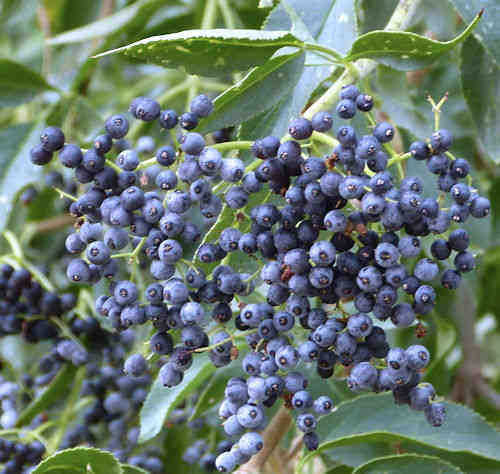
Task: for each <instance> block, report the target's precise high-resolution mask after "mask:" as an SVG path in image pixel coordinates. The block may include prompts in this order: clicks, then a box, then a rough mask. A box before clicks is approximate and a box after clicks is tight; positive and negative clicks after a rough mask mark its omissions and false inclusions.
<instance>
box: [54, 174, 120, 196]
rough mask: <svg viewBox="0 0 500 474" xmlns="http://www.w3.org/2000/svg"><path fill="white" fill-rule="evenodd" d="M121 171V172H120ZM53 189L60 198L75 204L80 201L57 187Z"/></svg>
mask: <svg viewBox="0 0 500 474" xmlns="http://www.w3.org/2000/svg"><path fill="white" fill-rule="evenodd" d="M120 171H121V170H120ZM53 189H54V190H55V191H56V192H57V193H58V194H59V197H60V198H61V199H62V198H68V199H70V200H71V201H73V202H76V201H78V199H77V198H76V197H75V196H72V195H71V194H68V193H67V192H65V191H63V190H62V189H59V188H56V187H55V186H54V187H53Z"/></svg>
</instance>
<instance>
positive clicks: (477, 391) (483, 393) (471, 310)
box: [452, 286, 500, 410]
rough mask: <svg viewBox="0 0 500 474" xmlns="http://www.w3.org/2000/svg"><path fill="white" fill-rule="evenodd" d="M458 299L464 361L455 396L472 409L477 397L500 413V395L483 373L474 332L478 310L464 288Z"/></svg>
mask: <svg viewBox="0 0 500 474" xmlns="http://www.w3.org/2000/svg"><path fill="white" fill-rule="evenodd" d="M457 297H458V302H457V304H456V312H455V314H456V321H457V325H458V330H459V336H460V342H461V346H462V357H463V359H462V365H461V367H460V368H459V370H458V374H457V377H456V379H455V384H454V387H453V391H452V396H453V398H454V399H456V400H458V401H462V402H464V403H466V404H467V405H472V404H473V403H474V398H475V397H483V398H485V399H486V400H487V401H488V402H489V403H490V404H491V405H493V406H494V407H495V408H497V409H498V410H500V394H498V393H497V392H496V391H495V390H494V389H492V388H491V387H490V386H489V385H488V382H487V381H486V379H485V378H484V376H483V375H482V373H481V352H480V347H479V345H478V344H477V342H476V339H475V331H474V321H475V315H476V307H475V304H474V300H473V296H472V293H471V290H470V288H468V287H466V286H464V287H463V288H462V289H461V291H460V293H458V295H457Z"/></svg>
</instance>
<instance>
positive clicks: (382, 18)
mask: <svg viewBox="0 0 500 474" xmlns="http://www.w3.org/2000/svg"><path fill="white" fill-rule="evenodd" d="M397 4H398V0H377V1H376V2H374V1H373V0H359V1H358V16H359V22H360V32H361V33H367V32H368V31H372V30H382V29H384V26H385V25H387V22H388V21H389V19H390V18H391V15H392V12H393V11H394V9H395V8H396V6H397Z"/></svg>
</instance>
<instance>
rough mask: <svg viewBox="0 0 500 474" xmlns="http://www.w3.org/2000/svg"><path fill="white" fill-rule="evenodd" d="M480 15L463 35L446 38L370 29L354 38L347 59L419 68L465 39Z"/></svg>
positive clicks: (406, 68) (397, 66)
mask: <svg viewBox="0 0 500 474" xmlns="http://www.w3.org/2000/svg"><path fill="white" fill-rule="evenodd" d="M480 18H481V15H480V14H479V15H477V16H476V17H475V19H474V21H473V22H472V23H471V24H470V25H469V26H468V27H467V28H466V29H465V30H464V31H463V32H462V33H461V34H460V35H458V36H457V37H456V38H454V39H453V40H451V41H445V42H441V41H435V40H431V39H429V38H426V37H424V36H420V35H417V34H415V33H410V32H400V31H371V32H369V33H365V34H364V35H361V36H360V37H359V38H358V39H357V40H356V41H355V42H354V44H353V45H352V48H351V50H350V51H349V54H348V55H347V58H346V59H347V60H348V61H355V60H357V59H360V58H369V59H373V60H375V61H377V62H379V63H382V64H385V65H386V66H390V67H393V68H394V69H399V70H402V71H411V70H414V69H420V68H422V67H424V66H428V65H429V64H431V63H432V62H434V61H435V60H436V59H437V58H438V57H439V56H441V55H443V54H445V53H447V52H448V51H450V50H451V49H453V48H454V47H455V46H457V45H458V44H459V43H461V42H462V41H464V40H465V39H466V38H467V37H468V36H469V35H470V34H471V33H472V31H473V30H474V28H475V26H476V25H477V23H478V21H479V19H480Z"/></svg>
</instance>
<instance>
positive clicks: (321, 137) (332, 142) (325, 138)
mask: <svg viewBox="0 0 500 474" xmlns="http://www.w3.org/2000/svg"><path fill="white" fill-rule="evenodd" d="M311 138H312V139H313V140H316V141H318V142H320V143H324V144H325V145H329V146H331V147H335V146H337V145H338V144H339V142H338V141H337V140H336V139H335V138H333V137H332V136H330V135H327V134H326V133H321V132H313V134H312V137H311Z"/></svg>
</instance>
